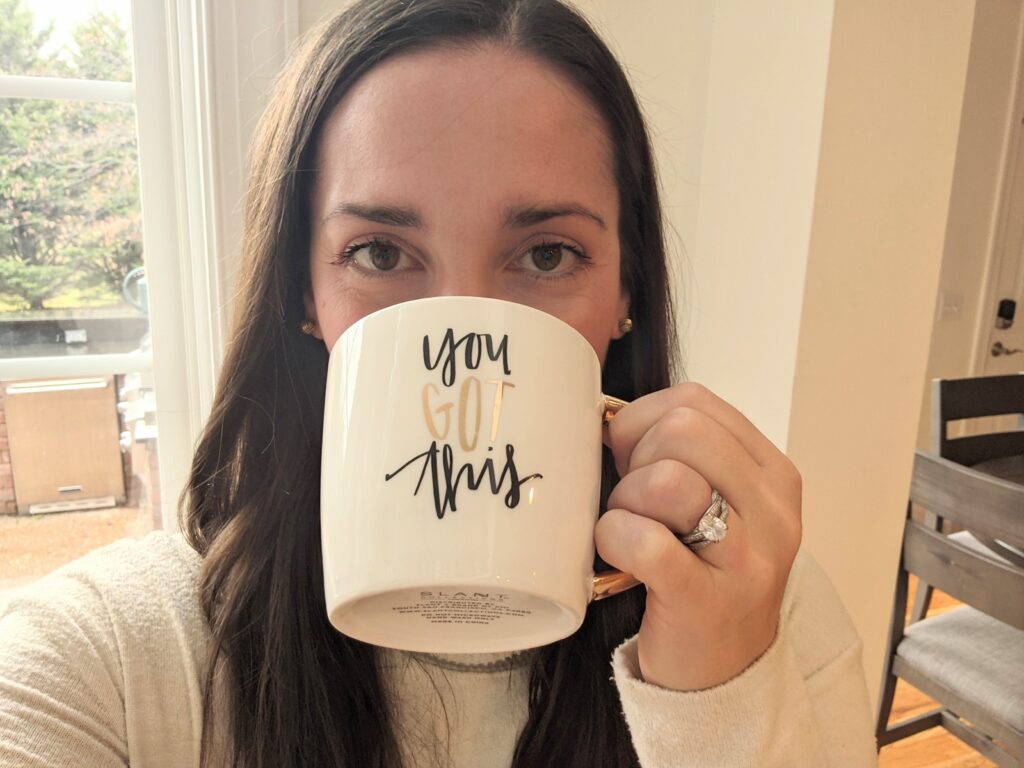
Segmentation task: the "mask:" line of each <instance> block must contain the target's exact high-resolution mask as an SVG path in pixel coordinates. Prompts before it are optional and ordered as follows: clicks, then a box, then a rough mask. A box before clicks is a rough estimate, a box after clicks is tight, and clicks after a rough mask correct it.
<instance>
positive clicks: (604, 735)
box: [182, 0, 675, 768]
mask: <svg viewBox="0 0 1024 768" xmlns="http://www.w3.org/2000/svg"><path fill="white" fill-rule="evenodd" d="M485 41H496V42H498V43H500V44H503V45H508V46H511V47H514V48H516V49H518V50H522V51H525V52H528V53H530V54H532V55H535V56H538V57H539V58H540V59H542V60H544V61H546V62H548V63H549V64H550V65H552V66H554V67H556V68H558V69H559V70H560V71H561V72H562V73H564V74H565V75H566V76H568V77H569V78H570V80H571V81H572V82H573V83H575V84H576V86H577V87H578V88H580V90H581V92H582V93H584V94H586V95H587V97H588V98H589V99H590V100H591V102H593V104H594V106H595V107H596V108H597V110H598V112H599V113H600V115H601V116H602V118H603V120H604V123H605V128H606V130H607V132H608V135H609V137H610V141H611V146H612V147H613V151H614V165H615V167H614V174H615V179H616V182H617V185H618V190H619V203H620V231H619V238H620V243H621V252H622V274H621V280H622V283H623V286H624V287H625V289H626V290H628V291H629V295H630V297H631V303H630V314H631V317H632V318H633V321H634V323H635V325H636V330H635V331H634V332H633V333H632V334H629V335H627V336H626V337H625V338H623V339H622V340H619V341H615V342H613V343H612V345H611V348H610V350H609V353H608V356H607V360H606V365H605V370H604V379H605V381H604V386H605V391H606V392H609V393H610V394H614V395H617V396H619V397H622V398H626V399H632V398H635V397H637V396H639V395H642V394H645V393H648V392H652V391H654V390H657V389H661V388H664V387H666V386H668V385H669V383H670V378H671V374H672V366H673V360H674V357H673V354H674V349H675V335H674V328H675V325H674V322H673V320H672V310H671V303H670V300H669V288H668V278H667V264H666V258H665V248H664V244H663V239H662V238H663V235H662V222H661V208H660V203H659V200H658V190H657V183H656V179H655V174H654V166H653V161H652V156H651V148H650V143H649V140H648V136H647V134H646V129H645V126H644V121H643V118H642V115H641V112H640V109H639V106H638V104H637V102H636V98H635V97H634V95H633V92H632V90H631V89H630V87H629V84H628V82H627V80H626V77H625V75H624V73H623V71H622V69H621V68H620V66H619V65H618V63H617V62H616V60H615V58H614V57H613V56H612V54H611V53H610V52H609V50H608V49H607V48H606V47H605V45H604V44H603V43H602V42H601V40H600V39H599V38H598V36H597V35H596V33H595V32H594V31H593V30H592V29H591V28H590V26H589V25H588V24H587V22H586V21H585V20H584V19H583V18H582V17H581V16H580V15H579V14H578V13H577V12H575V11H574V10H572V9H571V8H570V7H568V6H566V5H565V4H563V3H562V2H559V0H358V1H357V2H355V3H354V4H352V5H350V6H349V7H348V8H346V9H345V10H343V11H342V12H341V13H339V14H338V15H336V16H334V17H333V18H332V19H330V20H329V21H327V22H325V23H323V24H321V25H320V26H319V27H318V28H317V29H316V30H315V31H314V32H313V33H311V35H310V36H309V38H308V39H307V41H306V42H305V44H304V45H303V46H302V48H301V49H300V50H299V51H298V52H297V53H296V55H295V56H294V58H293V59H292V60H291V62H290V63H289V65H288V66H287V67H286V69H285V70H284V72H283V74H282V75H281V78H280V80H279V81H278V84H277V86H276V90H275V92H274V95H273V97H272V99H271V101H270V104H269V106H268V108H267V110H266V112H265V114H264V116H263V118H262V121H261V122H260V125H259V128H258V130H257V133H256V137H255V140H254V143H253V147H252V151H251V160H250V175H249V185H248V193H247V199H246V208H245V230H244V231H245V236H244V245H243V248H242V253H243V254H244V259H245V263H244V265H243V269H242V275H241V279H240V286H239V293H238V296H237V316H236V322H235V327H234V335H233V336H232V338H231V341H230V343H229V345H228V349H227V354H226V358H225V362H224V367H223V369H222V372H221V378H220V384H219V388H218V392H217V397H216V401H215V403H214V407H213V411H212V414H211V416H210V419H209V421H208V423H207V425H206V428H205V430H204V433H203V436H202V439H201V441H200V444H199V446H198V449H197V451H196V454H195V459H194V461H193V465H192V472H191V477H190V480H189V484H188V488H187V489H186V493H185V495H184V496H183V502H182V527H183V530H184V531H185V535H186V537H187V538H188V540H189V542H190V543H191V545H192V546H193V547H194V548H195V549H196V550H197V551H198V552H199V553H200V554H202V555H203V556H204V562H203V567H202V571H201V576H200V595H201V600H202V604H203V607H204V609H205V611H206V614H207V617H208V619H209V624H210V628H211V630H212V634H213V638H214V644H213V650H212V656H211V658H210V666H209V677H208V679H207V683H206V688H205V696H204V698H205V707H204V710H205V714H204V718H205V722H204V730H203V748H202V755H203V756H202V763H203V765H204V766H211V765H212V763H213V760H214V759H215V758H214V757H213V756H212V755H213V751H212V750H213V749H214V745H215V744H219V743H226V744H227V745H228V757H227V759H228V760H229V763H228V764H229V765H231V766H239V767H240V766H246V767H249V768H299V766H303V767H304V768H306V767H308V766H351V767H355V768H365V767H366V766H393V765H398V764H400V762H401V761H400V757H399V750H398V745H397V742H396V736H395V734H394V729H393V727H392V721H393V707H392V706H389V703H388V702H387V701H386V700H385V695H384V689H383V686H382V681H381V678H380V675H379V671H378V665H377V656H376V650H375V649H374V648H373V647H372V646H369V645H366V644H364V643H360V642H358V641H355V640H352V639H350V638H348V637H346V636H344V635H342V634H340V633H338V632H337V631H335V630H334V629H333V628H332V627H331V626H330V624H329V623H328V621H327V616H326V611H325V608H324V592H323V571H322V563H321V554H320V514H319V511H320V510H319V487H320V445H321V428H322V422H323V400H324V390H325V377H326V370H327V352H326V350H325V348H324V345H323V343H322V342H320V341H318V340H315V339H312V338H311V337H308V336H305V335H303V334H302V333H301V332H300V330H299V326H300V324H301V323H302V321H303V319H304V317H305V315H304V308H303V301H302V294H303V289H304V288H305V286H306V285H307V281H308V279H309V273H308V272H309V266H308V254H309V226H308V221H309V218H308V216H309V211H308V206H309V200H310V195H311V189H312V184H313V182H314V178H315V170H316V169H315V156H316V143H317V139H318V135H319V133H320V131H321V129H322V126H323V124H324V122H325V120H326V119H327V117H328V115H329V114H330V112H331V110H332V109H333V108H334V106H335V105H336V104H337V103H338V102H339V101H340V100H341V98H342V97H343V95H344V94H345V93H346V92H347V91H348V89H350V88H351V87H352V85H353V83H355V82H356V81H357V80H358V79H359V78H360V77H361V76H362V75H364V74H366V73H367V72H368V71H369V70H370V69H372V68H373V67H374V66H376V65H377V64H378V63H380V62H381V61H384V60H385V59H388V58H391V57H393V56H397V55H401V54H402V53H405V52H410V51H414V50H422V49H424V48H429V47H434V46H444V45H473V44H476V43H481V42H485ZM604 474H605V477H604V482H603V489H602V490H603V496H602V498H603V499H607V494H608V492H609V490H610V488H611V486H612V484H613V483H614V482H615V480H616V477H615V473H614V469H613V468H612V465H611V462H610V461H608V457H607V456H606V460H605V473H604ZM603 506H604V505H603V504H602V508H603ZM643 605H644V592H643V590H642V588H638V589H635V590H632V591H631V592H629V593H626V594H623V595H620V596H617V597H615V598H611V599H609V600H607V601H604V602H600V603H596V604H593V605H591V607H590V608H589V609H588V611H587V616H586V620H585V622H584V624H583V627H582V629H580V630H579V632H577V633H576V634H574V635H573V636H571V637H569V638H566V639H565V640H562V641H560V642H558V643H554V644H552V645H550V646H547V647H545V648H543V649H541V650H540V652H539V653H538V654H537V655H536V657H535V660H534V663H533V667H532V669H531V672H530V684H529V715H528V719H527V722H526V725H525V727H524V729H523V731H522V733H521V734H520V736H519V741H518V745H517V747H516V750H515V757H514V760H513V764H514V765H515V766H530V768H538V767H539V766H552V767H554V766H558V768H564V767H565V766H573V765H585V766H595V767H596V766H609V767H610V766H615V767H616V768H620V767H621V766H629V765H636V764H637V758H636V755H635V752H634V750H633V747H632V743H631V741H630V737H629V733H628V730H627V727H626V724H625V722H624V720H623V718H622V714H621V705H620V703H619V700H618V695H617V692H616V690H615V687H614V684H613V683H612V682H611V681H610V668H609V664H610V659H611V654H612V650H613V649H614V648H615V646H616V645H618V644H619V643H620V642H622V640H624V639H625V638H626V637H628V636H630V635H631V634H633V633H635V632H636V631H637V630H638V628H639V625H640V619H641V616H642V612H643ZM215 713H216V714H215ZM221 727H223V728H224V729H225V730H223V731H220V730H219V729H220V728H221ZM215 729H218V732H217V733H215V732H214V731H215Z"/></svg>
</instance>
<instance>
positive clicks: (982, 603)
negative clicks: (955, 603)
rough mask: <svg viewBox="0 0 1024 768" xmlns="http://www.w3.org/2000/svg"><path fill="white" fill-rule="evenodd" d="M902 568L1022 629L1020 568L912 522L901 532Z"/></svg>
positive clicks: (1023, 607)
mask: <svg viewBox="0 0 1024 768" xmlns="http://www.w3.org/2000/svg"><path fill="white" fill-rule="evenodd" d="M903 567H904V568H905V569H906V570H907V571H909V572H910V573H913V574H915V575H916V576H918V577H919V578H920V579H921V580H923V581H926V582H927V583H929V584H931V585H932V586H933V587H936V588H938V589H941V590H942V591H943V592H945V593H947V594H948V595H951V596H952V597H954V598H956V599H957V600H960V601H961V602H964V603H966V604H967V605H970V606H972V607H974V608H976V609H978V610H979V611H984V612H985V613H987V614H988V615H989V616H992V617H993V618H995V619H998V620H999V621H1002V622H1004V623H1006V624H1009V625H1011V626H1013V627H1016V628H1017V629H1021V630H1024V569H1022V568H1019V567H1016V566H1014V565H1007V564H1005V563H1001V562H999V561H998V560H995V559H993V558H989V557H986V556H984V555H982V554H979V553H978V552H975V551H972V550H971V549H970V548H968V547H966V546H964V545H963V544H961V543H960V542H958V541H956V540H955V539H950V538H949V537H947V536H944V535H942V534H941V533H938V532H936V531H933V530H930V529H929V528H927V527H925V526H923V525H921V524H920V523H918V522H916V521H914V520H907V525H906V528H905V529H904V533H903Z"/></svg>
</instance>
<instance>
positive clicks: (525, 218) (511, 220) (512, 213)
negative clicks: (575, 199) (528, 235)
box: [505, 203, 608, 229]
mask: <svg viewBox="0 0 1024 768" xmlns="http://www.w3.org/2000/svg"><path fill="white" fill-rule="evenodd" d="M559 216H583V217H584V218H587V219H591V220H592V221H595V222H597V224H598V225H599V226H600V227H601V229H607V228H608V227H607V225H606V224H605V223H604V219H602V218H601V217H600V216H598V215H597V214H596V213H594V212H593V211H592V210H590V209H589V208H586V207H584V206H582V205H580V204H579V203H552V204H544V205H524V206H518V207H512V208H509V209H507V210H506V211H505V226H506V227H511V228H522V227H531V226H533V225H534V224H541V223H543V222H545V221H547V220H548V219H556V218H558V217H559Z"/></svg>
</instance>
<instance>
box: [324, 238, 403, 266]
mask: <svg viewBox="0 0 1024 768" xmlns="http://www.w3.org/2000/svg"><path fill="white" fill-rule="evenodd" d="M341 261H342V262H350V263H352V262H354V263H355V264H356V265H357V266H358V267H360V268H361V269H363V270H366V271H367V272H394V271H397V270H399V269H400V268H401V269H405V268H407V267H408V266H409V257H408V256H406V254H405V253H404V252H403V251H402V249H401V248H399V247H398V246H397V245H395V244H394V243H391V242H387V241H385V240H371V241H370V242H365V243H356V244H355V245H350V246H349V247H348V248H346V249H345V251H344V253H343V254H342V258H341Z"/></svg>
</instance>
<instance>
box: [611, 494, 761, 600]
mask: <svg viewBox="0 0 1024 768" xmlns="http://www.w3.org/2000/svg"><path fill="white" fill-rule="evenodd" d="M728 524H729V533H728V535H727V536H726V537H725V539H723V540H722V541H721V542H719V543H717V544H709V545H707V546H706V547H704V548H702V549H701V550H700V551H699V553H698V552H694V551H691V550H690V549H689V548H688V547H687V546H686V545H685V544H683V543H682V542H681V541H680V540H679V538H678V537H677V535H676V534H675V532H673V531H672V530H671V529H670V528H668V526H666V525H665V524H664V523H662V522H660V521H658V520H655V519H653V518H650V517H646V516H644V515H639V514H634V513H633V512H630V511H628V510H625V509H619V508H615V509H609V510H608V511H607V512H605V513H604V514H603V515H602V516H601V518H600V519H599V520H598V521H597V527H596V528H595V529H594V543H595V545H596V547H597V552H598V554H599V555H600V556H601V558H602V559H603V560H604V561H605V562H606V563H608V564H609V565H611V566H613V567H615V568H618V569H619V570H621V571H626V572H627V573H631V574H633V575H634V576H635V577H636V578H638V579H639V580H640V581H642V582H644V584H646V585H647V587H648V588H649V589H650V590H652V591H653V592H655V593H657V594H659V595H661V596H663V597H664V596H669V597H671V598H672V599H675V598H676V597H678V599H683V600H686V601H687V602H689V601H691V600H693V599H697V598H698V596H699V595H701V594H707V592H706V590H709V589H710V588H711V586H712V581H713V580H714V578H715V575H714V571H717V570H722V569H736V568H739V567H741V566H742V564H743V563H744V562H745V561H746V559H747V552H748V546H749V536H748V532H747V528H746V526H745V525H744V524H743V522H742V521H741V520H739V519H734V518H733V517H732V516H730V517H729V518H728ZM673 596H674V597H673Z"/></svg>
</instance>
